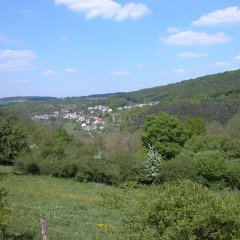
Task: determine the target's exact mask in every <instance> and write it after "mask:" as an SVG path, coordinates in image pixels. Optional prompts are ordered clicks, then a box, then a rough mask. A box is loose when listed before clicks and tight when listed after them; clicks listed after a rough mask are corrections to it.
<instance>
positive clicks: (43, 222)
mask: <svg viewBox="0 0 240 240" xmlns="http://www.w3.org/2000/svg"><path fill="white" fill-rule="evenodd" d="M40 228H41V229H40V230H41V234H42V240H48V230H47V219H46V218H45V217H41V218H40Z"/></svg>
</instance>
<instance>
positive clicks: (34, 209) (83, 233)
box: [1, 167, 147, 240]
mask: <svg viewBox="0 0 240 240" xmlns="http://www.w3.org/2000/svg"><path fill="white" fill-rule="evenodd" d="M1 171H2V172H3V171H4V173H5V174H4V185H5V188H7V190H8V202H9V205H10V208H11V214H10V217H9V223H8V225H9V228H8V231H9V232H11V233H14V234H16V235H17V236H18V237H16V238H14V239H40V232H39V219H40V217H41V216H45V217H46V218H47V221H48V230H49V238H50V239H51V240H53V239H56V240H57V239H58V240H60V239H65V240H66V239H86V240H87V239H120V237H119V236H120V235H121V234H120V231H122V225H123V224H122V220H123V219H124V218H125V217H126V212H128V209H127V208H129V209H133V206H135V205H136V204H135V203H136V201H137V200H139V199H141V197H142V196H144V195H146V193H144V192H145V190H144V191H142V190H141V191H140V190H135V189H132V190H126V189H121V188H116V187H111V186H106V185H102V184H93V183H85V184H84V183H78V182H77V181H74V180H64V179H58V178H52V177H44V176H24V175H16V174H13V173H11V168H10V169H9V168H3V167H1ZM146 191H147V190H146ZM22 234H25V236H23V237H22V238H21V237H20V235H22Z"/></svg>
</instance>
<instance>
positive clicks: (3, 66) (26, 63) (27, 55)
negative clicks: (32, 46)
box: [0, 50, 37, 72]
mask: <svg viewBox="0 0 240 240" xmlns="http://www.w3.org/2000/svg"><path fill="white" fill-rule="evenodd" d="M36 58H37V54H36V53H35V52H33V51H31V50H2V51H0V72H10V71H21V70H26V69H28V68H30V67H32V66H33V60H34V59H36Z"/></svg>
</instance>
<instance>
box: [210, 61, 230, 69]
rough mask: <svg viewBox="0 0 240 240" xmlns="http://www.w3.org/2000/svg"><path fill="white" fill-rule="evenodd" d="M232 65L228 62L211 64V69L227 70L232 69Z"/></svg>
mask: <svg viewBox="0 0 240 240" xmlns="http://www.w3.org/2000/svg"><path fill="white" fill-rule="evenodd" d="M233 66H234V65H233V64H231V63H229V62H224V61H218V62H215V63H214V64H213V67H222V68H229V67H233Z"/></svg>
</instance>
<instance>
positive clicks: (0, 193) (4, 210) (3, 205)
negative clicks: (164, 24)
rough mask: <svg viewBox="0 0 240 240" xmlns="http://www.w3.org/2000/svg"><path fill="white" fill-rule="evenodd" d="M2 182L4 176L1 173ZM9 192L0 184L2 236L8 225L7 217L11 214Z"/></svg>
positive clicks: (0, 227)
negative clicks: (7, 198)
mask: <svg viewBox="0 0 240 240" xmlns="http://www.w3.org/2000/svg"><path fill="white" fill-rule="evenodd" d="M1 182H2V176H1V175H0V183H1ZM6 196H7V192H6V190H5V189H4V188H3V187H2V186H0V238H1V236H2V234H3V232H4V230H5V227H6V219H7V216H8V214H9V208H8V206H7V202H6Z"/></svg>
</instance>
